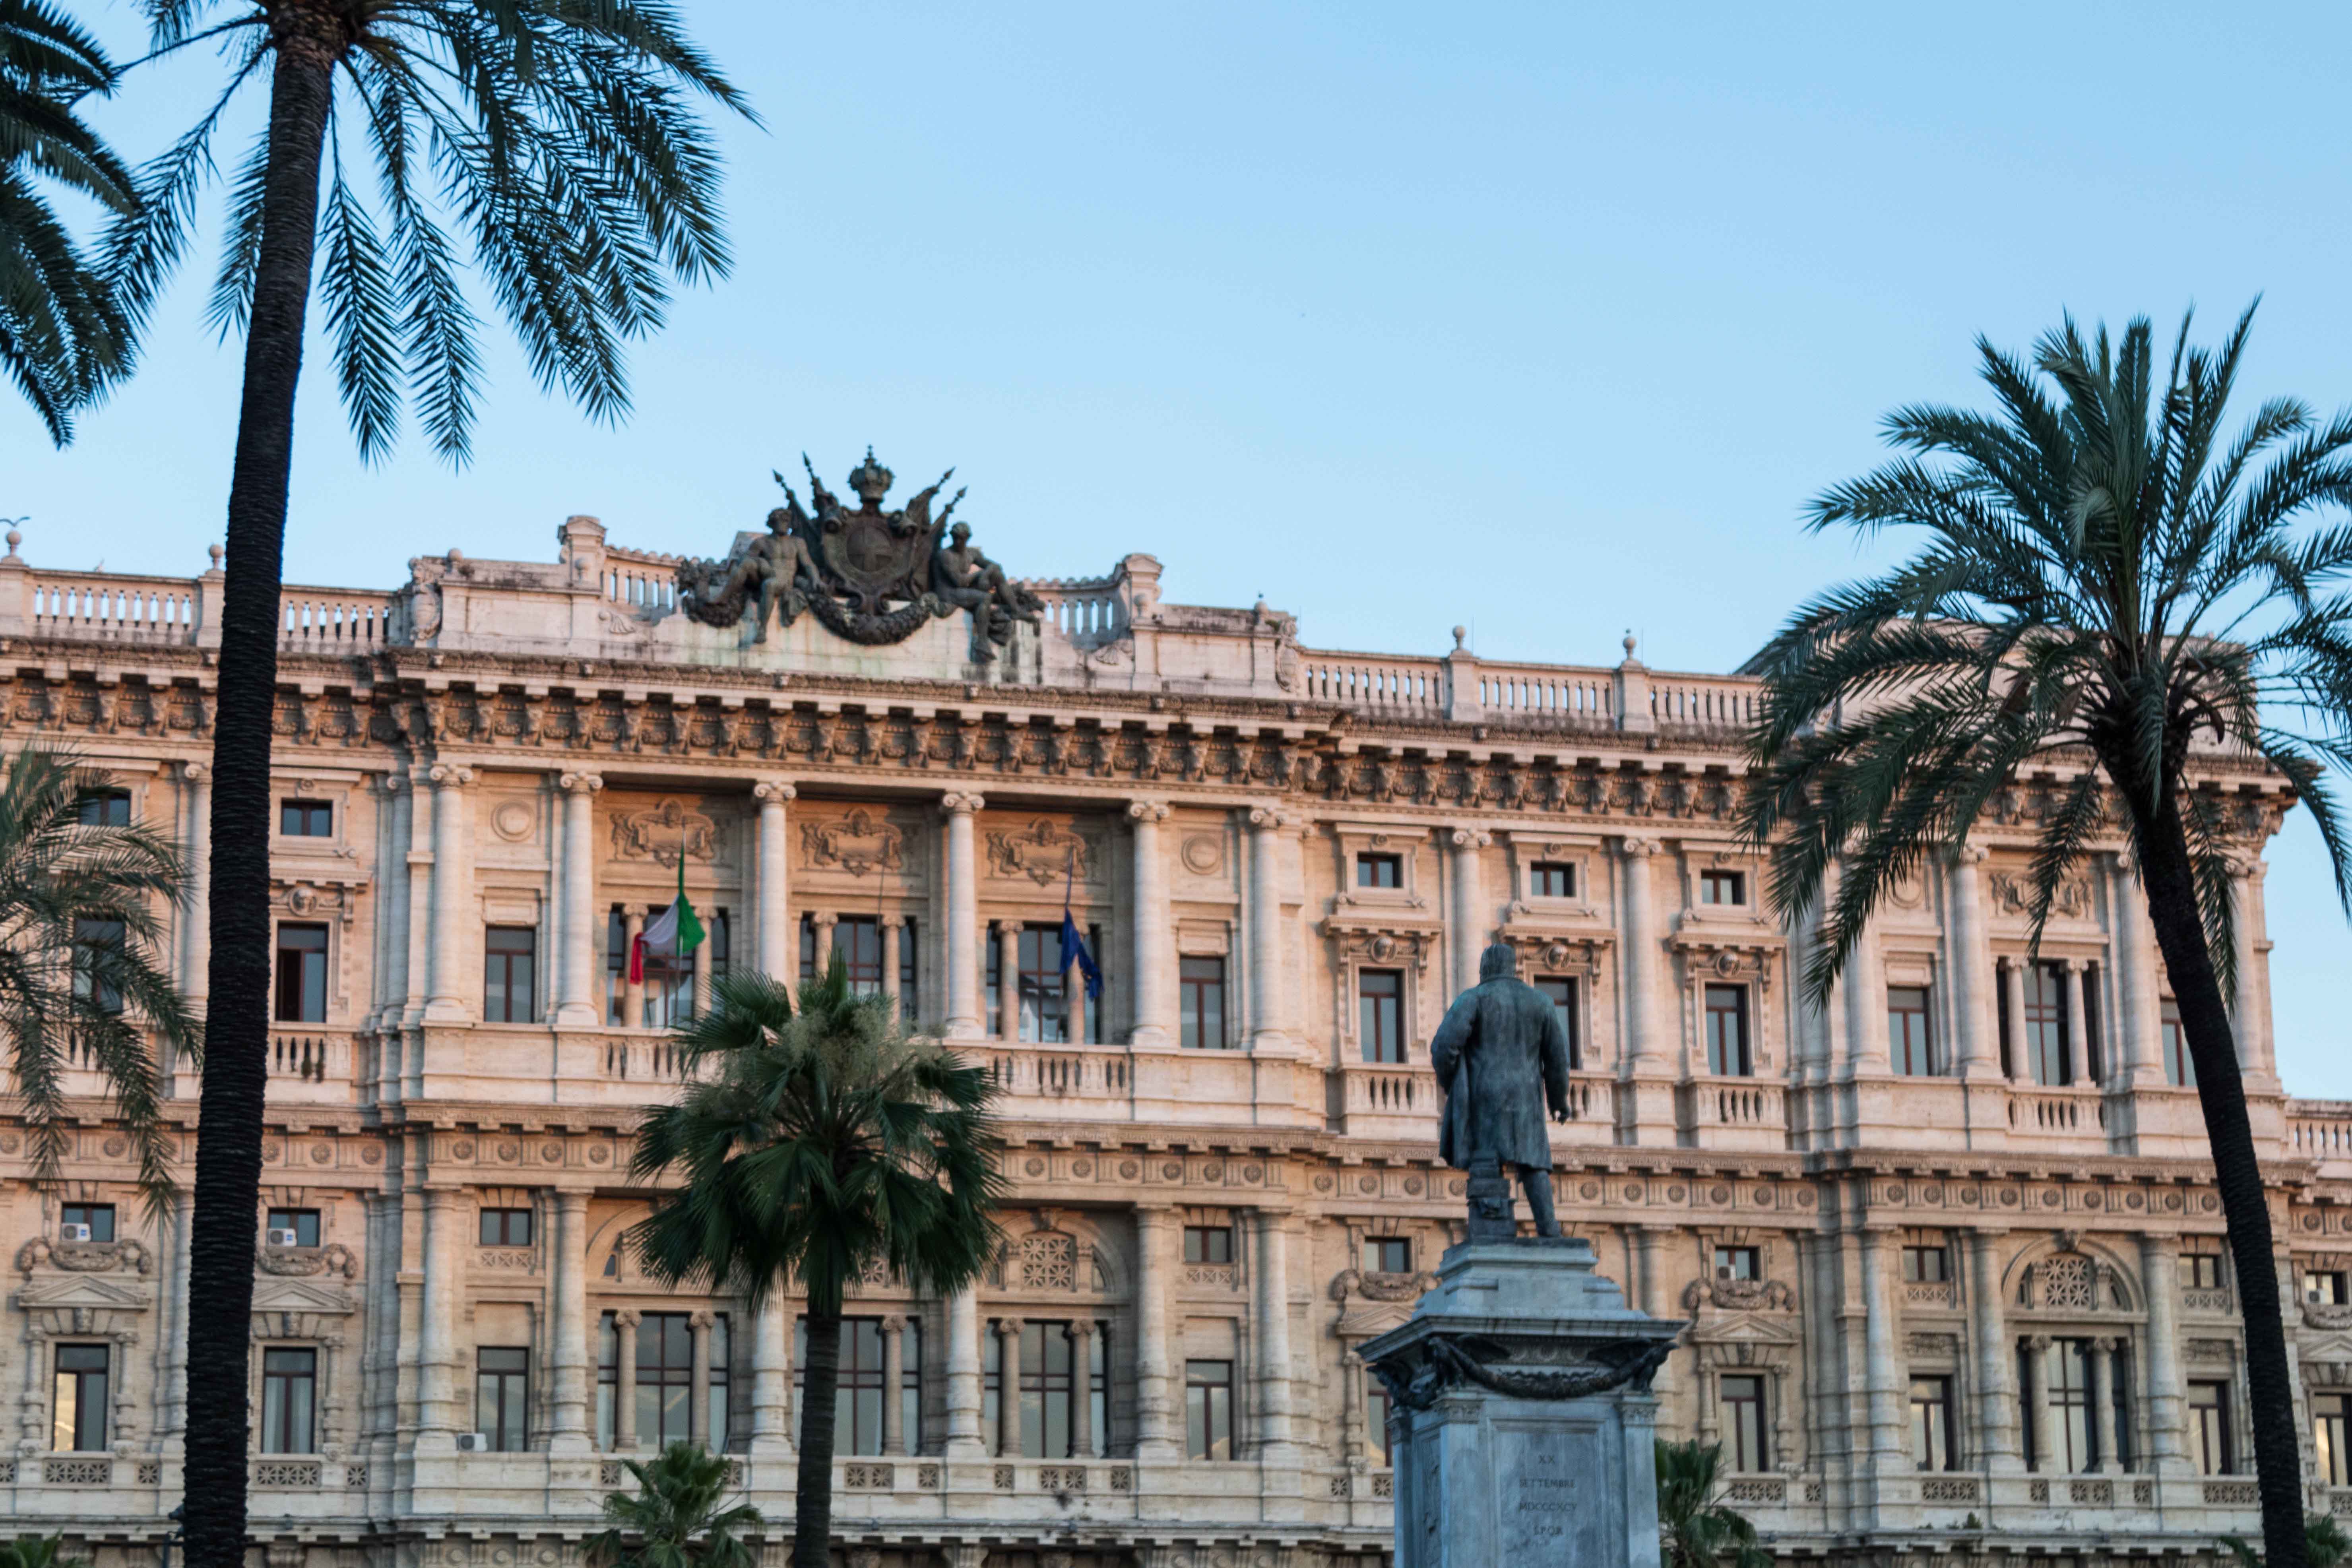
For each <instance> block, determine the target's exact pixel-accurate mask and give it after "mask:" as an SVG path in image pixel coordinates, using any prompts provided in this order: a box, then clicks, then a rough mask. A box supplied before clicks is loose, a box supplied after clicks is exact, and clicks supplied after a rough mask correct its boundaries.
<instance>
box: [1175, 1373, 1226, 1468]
mask: <svg viewBox="0 0 2352 1568" xmlns="http://www.w3.org/2000/svg"><path fill="white" fill-rule="evenodd" d="M1184 1453H1185V1457H1186V1458H1192V1459H1230V1458H1233V1457H1234V1363H1231V1362H1229V1361H1188V1362H1186V1363H1184Z"/></svg>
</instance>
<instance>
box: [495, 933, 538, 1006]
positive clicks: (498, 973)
mask: <svg viewBox="0 0 2352 1568" xmlns="http://www.w3.org/2000/svg"><path fill="white" fill-rule="evenodd" d="M502 940H503V941H505V942H509V943H512V942H520V946H519V947H518V946H508V947H500V946H499V942H501V941H502ZM518 959H520V961H521V966H520V967H521V974H520V981H519V982H518V979H517V976H516V961H517V960H518ZM518 986H519V987H520V991H521V1003H522V1005H521V1011H520V1014H519V1015H518V1013H517V1011H516V1008H515V1002H516V995H515V993H516V991H517V989H518ZM482 1022H484V1023H485V1024H536V1023H538V1022H539V928H538V927H537V926H517V925H486V926H484V927H483V928H482Z"/></svg>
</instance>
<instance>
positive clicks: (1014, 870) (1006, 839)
mask: <svg viewBox="0 0 2352 1568" xmlns="http://www.w3.org/2000/svg"><path fill="white" fill-rule="evenodd" d="M1087 852H1088V846H1087V840H1086V837H1085V836H1084V835H1082V834H1077V833H1073V832H1071V831H1069V830H1068V829H1067V828H1065V827H1060V826H1055V824H1054V823H1053V822H1051V821H1049V820H1047V819H1046V818H1045V817H1042V816H1041V817H1039V818H1037V819H1036V820H1035V821H1034V822H1032V823H1031V824H1030V825H1029V826H1026V827H1024V828H1023V829H1021V831H1019V832H1018V833H992V834H990V835H989V836H988V863H989V865H990V867H991V868H993V869H994V870H995V872H996V874H997V875H998V876H1000V877H1026V878H1028V879H1030V880H1031V881H1033V882H1034V883H1036V884H1037V885H1038V886H1039V887H1041V888H1045V887H1051V886H1052V885H1053V884H1055V883H1056V882H1060V881H1064V880H1066V879H1070V878H1072V877H1075V878H1076V879H1077V880H1079V881H1085V880H1086V879H1087Z"/></svg>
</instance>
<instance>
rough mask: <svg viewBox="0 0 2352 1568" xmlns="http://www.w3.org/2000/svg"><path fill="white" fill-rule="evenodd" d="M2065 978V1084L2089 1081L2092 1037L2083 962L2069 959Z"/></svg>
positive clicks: (2066, 964) (2065, 965)
mask: <svg viewBox="0 0 2352 1568" xmlns="http://www.w3.org/2000/svg"><path fill="white" fill-rule="evenodd" d="M2064 973H2065V975H2066V1081H2067V1082H2068V1083H2088V1082H2090V1081H2091V1036H2090V1028H2089V1026H2088V1023H2087V1020H2088V1018H2089V1017H2090V1011H2091V1010H2090V1009H2089V1008H2088V1007H2085V1006H2084V1005H2083V985H2084V978H2085V976H2084V973H2083V961H2082V960H2081V959H2079V958H2070V959H2068V960H2066V962H2065V964H2064Z"/></svg>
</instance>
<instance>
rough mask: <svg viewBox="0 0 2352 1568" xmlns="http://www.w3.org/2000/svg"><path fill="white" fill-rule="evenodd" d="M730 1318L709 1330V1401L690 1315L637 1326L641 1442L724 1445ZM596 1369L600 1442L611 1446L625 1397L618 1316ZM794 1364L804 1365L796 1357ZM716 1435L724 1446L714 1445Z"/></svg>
mask: <svg viewBox="0 0 2352 1568" xmlns="http://www.w3.org/2000/svg"><path fill="white" fill-rule="evenodd" d="M727 1328H728V1324H727V1314H725V1313H724V1312H721V1313H719V1314H718V1315H717V1317H716V1318H715V1319H714V1321H712V1322H711V1324H710V1327H709V1336H710V1340H709V1346H708V1350H707V1352H706V1353H707V1354H708V1355H709V1368H710V1381H709V1386H708V1388H707V1390H706V1391H705V1392H706V1399H704V1400H698V1399H696V1397H695V1387H694V1326H693V1314H692V1313H689V1312H647V1313H645V1314H644V1315H643V1316H642V1317H640V1318H639V1319H638V1321H637V1331H636V1342H637V1343H636V1354H635V1358H634V1360H633V1362H632V1363H631V1366H630V1371H631V1373H632V1374H633V1378H634V1390H635V1392H634V1395H633V1398H632V1405H633V1414H634V1415H635V1418H636V1427H637V1441H638V1443H639V1444H640V1445H642V1446H643V1447H647V1448H653V1449H661V1448H666V1447H669V1445H671V1444H672V1443H694V1442H699V1443H703V1444H706V1445H707V1446H709V1447H713V1448H717V1447H723V1446H724V1439H725V1437H726V1435H727V1423H728V1415H727V1409H728V1401H727V1395H728V1367H729V1365H730V1360H729V1352H728V1338H727ZM598 1344H599V1347H600V1348H599V1352H598V1359H597V1366H596V1430H597V1440H598V1441H599V1442H601V1443H602V1444H603V1445H604V1447H608V1448H609V1447H612V1446H613V1444H614V1441H615V1436H614V1415H615V1407H614V1405H615V1401H616V1400H617V1399H618V1398H619V1397H620V1333H619V1330H618V1327H617V1324H616V1321H615V1320H614V1315H613V1314H612V1313H610V1312H607V1313H605V1314H604V1319H603V1323H602V1326H601V1328H600V1330H599V1340H598ZM794 1364H795V1365H798V1364H801V1363H800V1361H799V1360H798V1359H797V1358H796V1359H795V1362H794ZM712 1433H717V1434H718V1435H719V1438H720V1441H719V1442H716V1443H714V1442H711V1441H710V1434H712Z"/></svg>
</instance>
